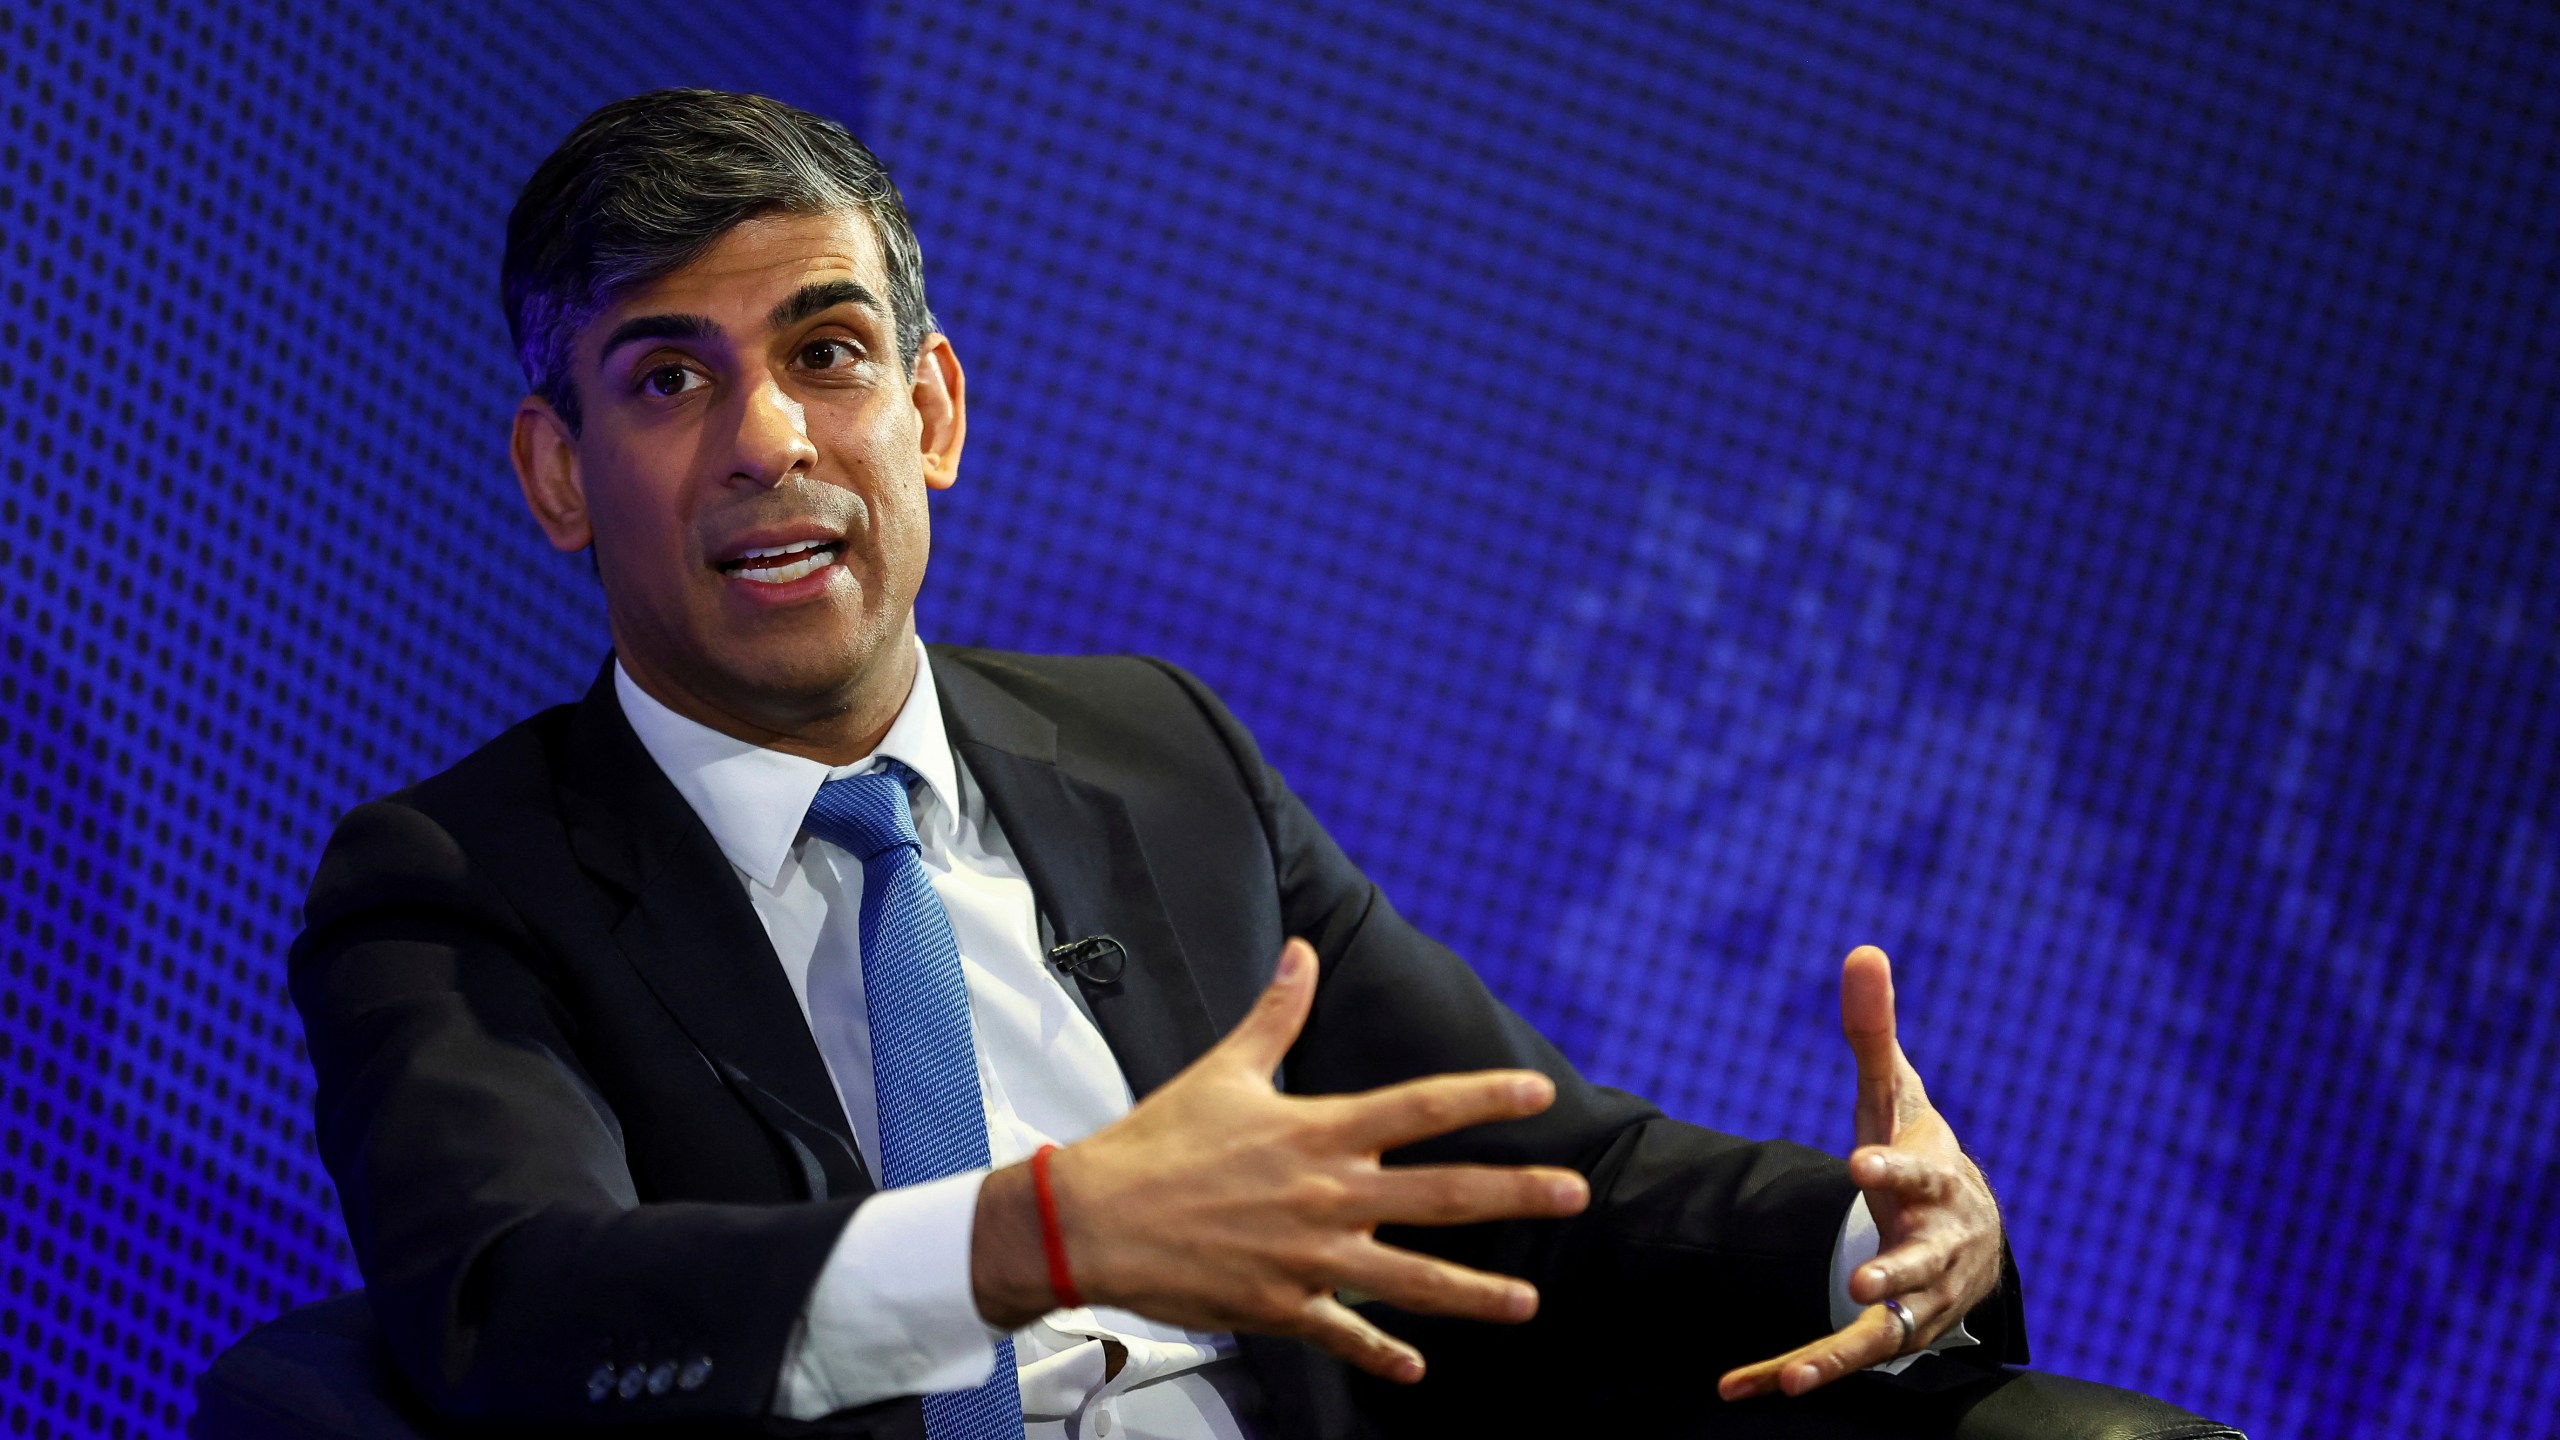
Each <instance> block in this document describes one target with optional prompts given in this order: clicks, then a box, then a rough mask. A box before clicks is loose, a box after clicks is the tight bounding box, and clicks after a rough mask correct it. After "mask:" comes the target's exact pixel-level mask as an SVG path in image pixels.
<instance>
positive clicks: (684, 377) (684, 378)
mask: <svg viewBox="0 0 2560 1440" xmlns="http://www.w3.org/2000/svg"><path fill="white" fill-rule="evenodd" d="M696 382H700V383H702V384H709V383H710V382H709V381H707V380H703V378H702V377H701V376H700V375H699V374H696V373H695V372H694V371H693V370H691V369H690V368H688V367H686V366H683V365H660V366H657V367H655V368H654V369H651V370H649V371H647V372H646V373H644V374H642V375H641V377H640V388H641V389H643V390H645V391H647V392H648V393H650V394H652V395H659V396H675V395H681V394H683V393H685V392H686V391H688V390H691V389H693V388H694V386H695V384H696Z"/></svg>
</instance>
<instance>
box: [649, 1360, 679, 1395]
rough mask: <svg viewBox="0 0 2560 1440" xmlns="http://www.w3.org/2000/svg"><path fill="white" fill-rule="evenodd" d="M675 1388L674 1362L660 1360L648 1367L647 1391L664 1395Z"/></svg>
mask: <svg viewBox="0 0 2560 1440" xmlns="http://www.w3.org/2000/svg"><path fill="white" fill-rule="evenodd" d="M674 1388H676V1362H674V1361H673V1360H661V1361H659V1362H658V1363H657V1364H655V1365H653V1366H651V1367H650V1368H649V1393H650V1394H652V1395H664V1394H666V1393H667V1392H668V1391H670V1390H673V1389H674Z"/></svg>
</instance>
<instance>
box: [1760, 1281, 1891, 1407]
mask: <svg viewBox="0 0 2560 1440" xmlns="http://www.w3.org/2000/svg"><path fill="white" fill-rule="evenodd" d="M1902 1303H1903V1305H1904V1306H1906V1307H1908V1308H1909V1310H1910V1313H1911V1317H1912V1319H1913V1321H1914V1322H1922V1321H1923V1316H1922V1314H1921V1307H1922V1306H1923V1305H1925V1304H1926V1303H1927V1302H1925V1301H1923V1300H1921V1299H1920V1297H1918V1296H1912V1295H1906V1296H1903V1297H1902ZM1919 1333H1925V1330H1923V1331H1921V1332H1919ZM1913 1343H1914V1345H1915V1346H1916V1345H1917V1344H1918V1343H1919V1342H1918V1341H1917V1340H1914V1342H1913ZM1901 1353H1902V1322H1901V1321H1899V1320H1896V1319H1895V1318H1893V1312H1892V1311H1890V1310H1887V1309H1886V1308H1885V1307H1883V1306H1882V1305H1870V1306H1868V1307H1867V1308H1866V1309H1864V1310H1862V1311H1860V1312H1859V1313H1858V1318H1857V1319H1855V1320H1852V1321H1850V1322H1849V1324H1848V1327H1847V1328H1845V1329H1842V1330H1838V1331H1835V1332H1833V1333H1832V1334H1829V1335H1826V1336H1824V1337H1822V1338H1821V1339H1819V1340H1816V1341H1814V1342H1813V1343H1812V1344H1810V1345H1800V1346H1798V1347H1796V1348H1795V1349H1793V1350H1790V1351H1788V1352H1787V1353H1786V1354H1784V1355H1780V1356H1778V1357H1777V1358H1776V1359H1773V1360H1763V1361H1761V1362H1759V1363H1758V1364H1756V1365H1745V1366H1743V1367H1742V1368H1741V1369H1739V1370H1732V1371H1728V1372H1726V1374H1725V1376H1724V1378H1723V1379H1721V1380H1719V1381H1717V1382H1716V1393H1717V1394H1718V1395H1721V1396H1723V1397H1724V1398H1725V1399H1727V1400H1747V1399H1749V1398H1751V1397H1752V1396H1754V1395H1766V1394H1769V1393H1770V1392H1771V1391H1784V1392H1785V1393H1787V1394H1789V1395H1802V1394H1804V1393H1805V1392H1807V1391H1809V1390H1817V1389H1820V1388H1821V1387H1822V1386H1825V1385H1828V1384H1830V1383H1831V1382H1832V1381H1834V1380H1837V1379H1839V1378H1840V1377H1841V1376H1843V1375H1850V1374H1855V1373H1856V1372H1858V1371H1860V1370H1864V1369H1866V1368H1867V1367H1868V1366H1870V1365H1880V1364H1882V1363H1884V1362H1885V1361H1887V1360H1890V1359H1892V1358H1894V1357H1895V1356H1896V1355H1899V1354H1901Z"/></svg>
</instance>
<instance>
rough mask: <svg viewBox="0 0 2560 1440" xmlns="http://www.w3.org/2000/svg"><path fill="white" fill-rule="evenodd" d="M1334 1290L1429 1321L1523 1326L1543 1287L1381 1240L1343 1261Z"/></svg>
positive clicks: (1364, 1244)
mask: <svg viewBox="0 0 2560 1440" xmlns="http://www.w3.org/2000/svg"><path fill="white" fill-rule="evenodd" d="M1334 1284H1335V1288H1337V1289H1339V1288H1342V1287H1345V1286H1348V1287H1350V1288H1351V1289H1354V1290H1357V1291H1359V1292H1360V1293H1361V1294H1363V1295H1369V1296H1374V1297H1375V1298H1377V1299H1380V1300H1384V1301H1386V1302H1387V1303H1388V1304H1390V1305H1394V1306H1397V1307H1398V1308H1400V1309H1405V1310H1411V1311H1414V1312H1416V1313H1417V1314H1423V1315H1450V1316H1455V1317H1457V1318H1458V1319H1461V1320H1486V1321H1492V1322H1495V1323H1497V1324H1517V1323H1518V1322H1520V1321H1523V1320H1526V1319H1528V1318H1529V1317H1530V1316H1532V1315H1535V1314H1537V1313H1538V1287H1537V1286H1535V1285H1532V1284H1530V1283H1529V1282H1528V1281H1526V1280H1523V1279H1520V1278H1519V1277H1518V1276H1514V1275H1496V1274H1494V1273H1492V1272H1491V1271H1488V1270H1476V1269H1471V1268H1469V1267H1467V1266H1464V1265H1458V1264H1453V1263H1451V1262H1450V1261H1447V1260H1442V1259H1439V1258H1437V1257H1436V1256H1431V1255H1423V1254H1419V1253H1417V1252H1415V1251H1411V1250H1403V1249H1399V1248H1397V1247H1396V1246H1393V1245H1382V1244H1379V1243H1378V1242H1377V1241H1375V1240H1362V1241H1360V1242H1358V1243H1357V1244H1355V1245H1354V1246H1352V1247H1350V1249H1349V1250H1347V1251H1346V1252H1345V1253H1344V1254H1343V1255H1342V1256H1341V1257H1340V1259H1339V1260H1338V1262H1337V1265H1336V1273H1335V1276H1334Z"/></svg>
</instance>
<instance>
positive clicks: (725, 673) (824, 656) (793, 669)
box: [710, 627, 904, 712]
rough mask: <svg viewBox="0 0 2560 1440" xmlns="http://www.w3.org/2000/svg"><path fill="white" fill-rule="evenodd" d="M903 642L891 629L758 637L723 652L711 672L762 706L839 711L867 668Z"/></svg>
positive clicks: (898, 631) (867, 671) (711, 667)
mask: <svg viewBox="0 0 2560 1440" xmlns="http://www.w3.org/2000/svg"><path fill="white" fill-rule="evenodd" d="M903 639H904V633H903V631H901V630H899V629H896V628H888V627H881V628H869V627H866V628H865V629H864V630H863V631H862V632H861V633H856V634H845V633H841V632H839V633H837V634H833V635H828V636H808V637H792V638H789V639H784V638H783V637H780V636H766V637H762V643H747V644H737V645H733V646H730V647H728V648H727V649H726V650H725V652H724V653H722V654H721V655H720V656H719V658H718V659H717V660H715V661H713V662H712V664H711V666H710V669H711V670H712V671H713V673H714V674H715V675H717V676H718V678H719V680H720V681H721V683H723V684H724V685H727V686H735V687H736V688H737V689H738V690H739V691H740V692H742V693H744V694H747V695H753V696H756V697H757V698H758V699H759V700H761V701H762V702H763V703H765V704H767V705H770V706H774V707H776V708H780V709H786V710H795V711H813V712H814V711H827V710H833V709H837V708H840V707H841V706H843V705H844V704H845V703H846V702H847V700H848V698H849V694H850V692H851V691H853V690H854V689H855V688H857V687H858V686H859V685H860V683H861V681H862V679H863V677H864V676H866V675H868V674H869V673H870V671H871V667H872V666H873V665H874V664H876V663H878V662H879V660H880V659H881V658H882V657H883V656H884V655H885V654H886V653H887V651H888V649H889V648H890V647H893V646H895V645H897V644H898V643H900V642H901V641H902V640H903Z"/></svg>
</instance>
